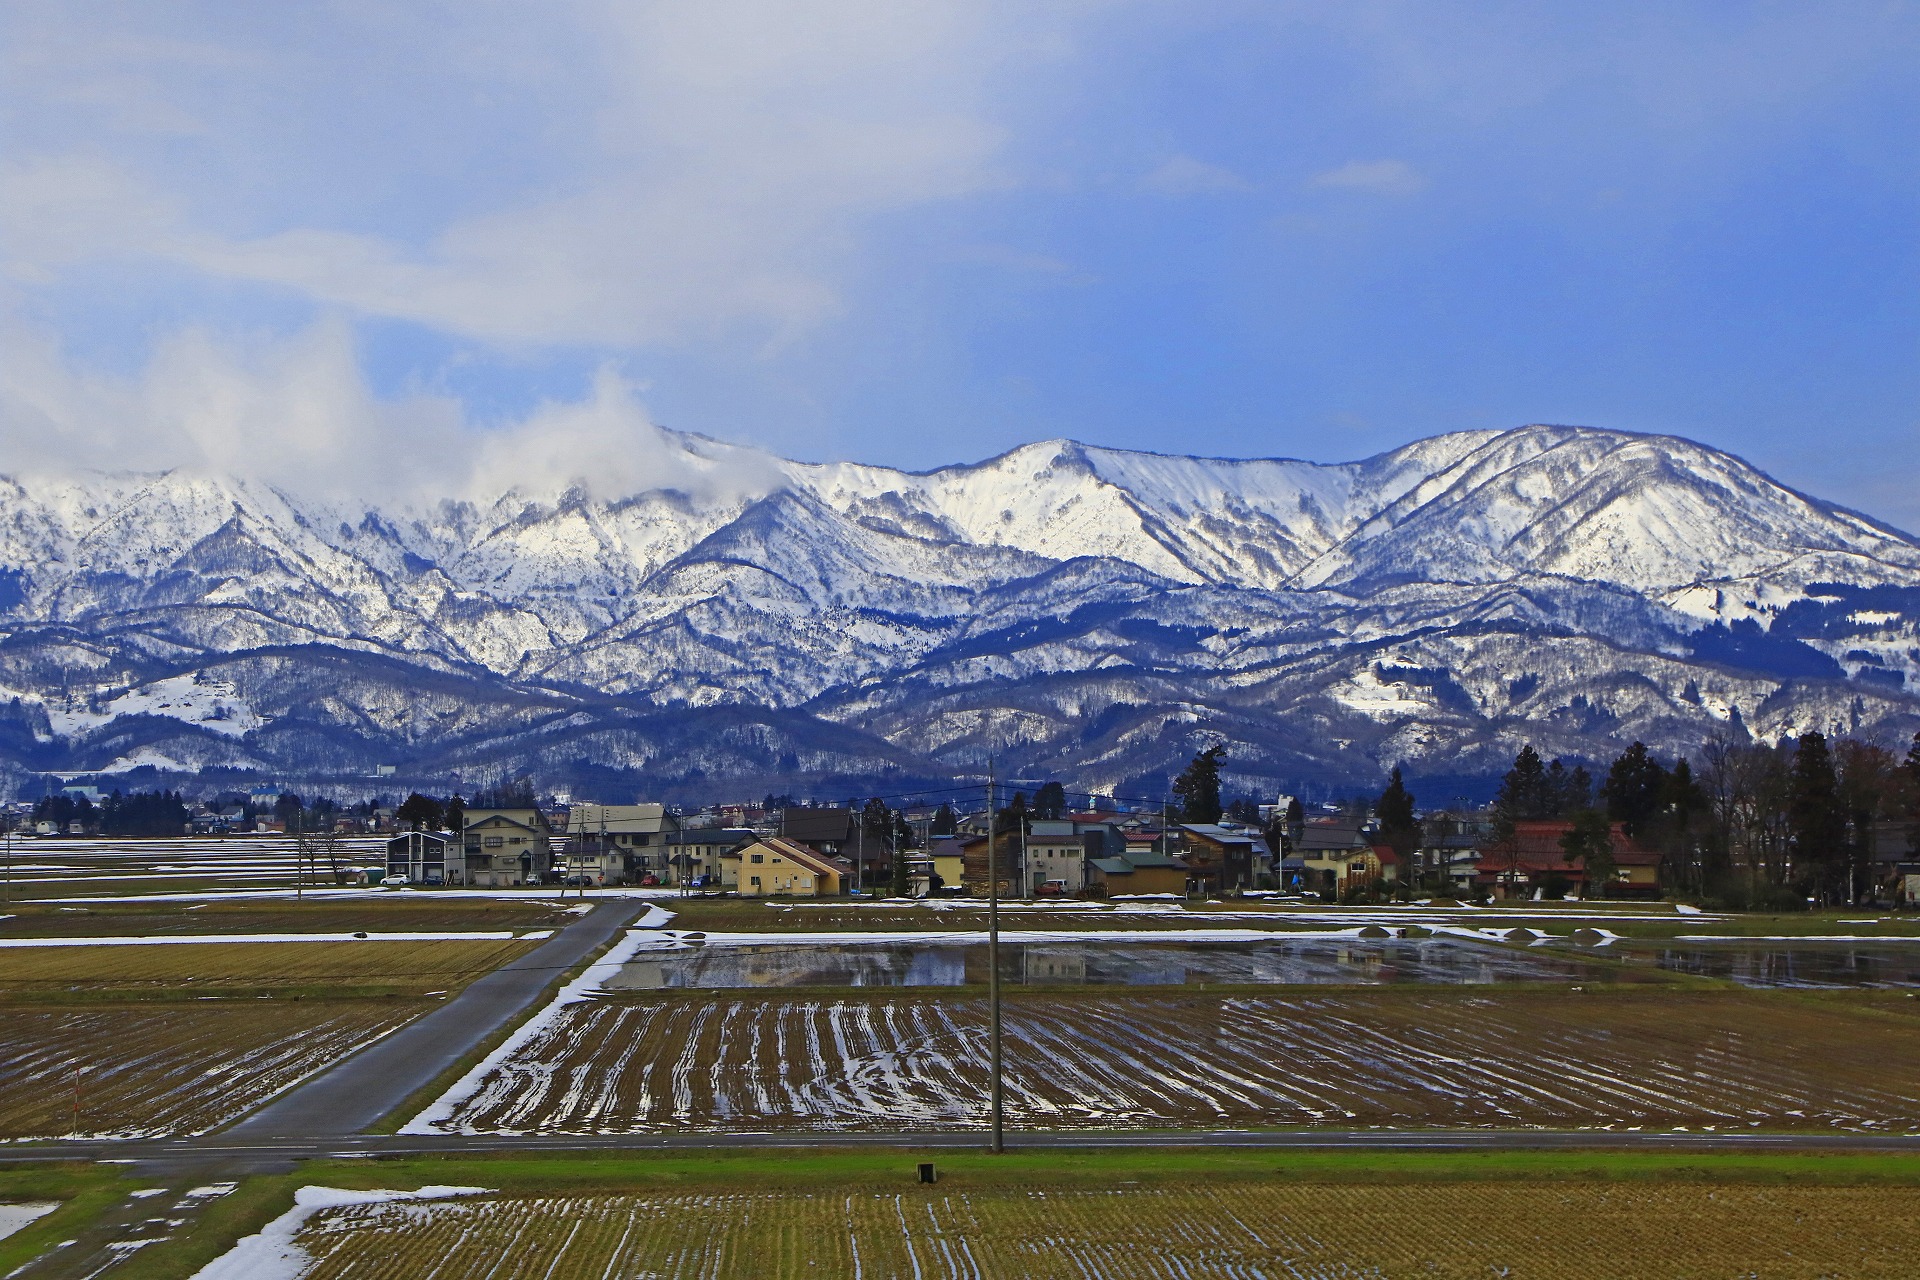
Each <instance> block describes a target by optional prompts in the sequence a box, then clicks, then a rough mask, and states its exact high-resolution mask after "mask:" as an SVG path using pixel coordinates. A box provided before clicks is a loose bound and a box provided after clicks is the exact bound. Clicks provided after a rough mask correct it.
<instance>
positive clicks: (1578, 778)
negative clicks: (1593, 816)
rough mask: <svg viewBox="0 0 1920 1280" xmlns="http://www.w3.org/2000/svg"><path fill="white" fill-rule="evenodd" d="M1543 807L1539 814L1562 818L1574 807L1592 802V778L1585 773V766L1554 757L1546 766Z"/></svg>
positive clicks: (1581, 806) (1582, 807)
mask: <svg viewBox="0 0 1920 1280" xmlns="http://www.w3.org/2000/svg"><path fill="white" fill-rule="evenodd" d="M1544 801H1545V807H1544V810H1543V812H1542V813H1541V814H1540V816H1541V817H1543V818H1564V817H1566V816H1568V815H1569V814H1571V813H1573V812H1574V810H1576V809H1584V808H1586V807H1587V806H1589V805H1590V804H1592V803H1593V778H1592V777H1591V776H1590V775H1589V774H1588V773H1587V770H1586V766H1584V765H1575V766H1574V767H1573V768H1571V769H1569V768H1567V766H1566V764H1565V763H1564V762H1563V761H1561V760H1559V759H1557V758H1556V759H1555V760H1554V762H1553V763H1552V764H1550V765H1548V766H1547V785H1546V792H1545V796H1544Z"/></svg>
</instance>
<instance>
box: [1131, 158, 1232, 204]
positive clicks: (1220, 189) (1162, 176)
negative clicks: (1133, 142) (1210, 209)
mask: <svg viewBox="0 0 1920 1280" xmlns="http://www.w3.org/2000/svg"><path fill="white" fill-rule="evenodd" d="M1140 185H1142V186H1143V187H1145V188H1146V189H1147V190H1149V191H1158V192H1160V193H1161V194H1162V195H1170V196H1194V195H1223V194H1226V193H1228V192H1233V191H1249V190H1251V189H1252V187H1253V184H1252V183H1250V182H1248V181H1247V180H1246V179H1245V178H1243V177H1241V176H1240V175H1239V174H1237V173H1235V172H1234V171H1233V170H1231V169H1227V168H1223V167H1221V166H1220V165H1217V164H1209V163H1207V162H1206V161H1205V160H1196V159H1194V158H1193V157H1192V156H1174V157H1173V158H1172V159H1170V160H1168V161H1167V162H1166V163H1164V164H1162V165H1161V166H1160V167H1159V168H1157V169H1155V170H1153V172H1151V173H1149V174H1147V176H1146V177H1144V178H1142V179H1141V180H1140Z"/></svg>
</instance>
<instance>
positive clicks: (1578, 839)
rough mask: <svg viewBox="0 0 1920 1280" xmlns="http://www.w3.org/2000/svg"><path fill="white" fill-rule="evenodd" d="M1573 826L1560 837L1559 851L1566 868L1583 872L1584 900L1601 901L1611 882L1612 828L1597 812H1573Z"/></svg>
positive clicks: (1600, 813) (1603, 816) (1604, 816)
mask: <svg viewBox="0 0 1920 1280" xmlns="http://www.w3.org/2000/svg"><path fill="white" fill-rule="evenodd" d="M1572 820H1573V825H1572V826H1571V827H1569V828H1568V829H1567V832H1566V834H1565V835H1562V836H1561V837H1560V851H1561V852H1562V853H1563V854H1564V855H1565V856H1566V859H1567V862H1568V864H1569V865H1578V866H1584V867H1585V868H1586V871H1587V896H1588V897H1589V898H1604V897H1606V896H1607V886H1608V885H1609V884H1611V883H1612V881H1613V826H1612V824H1610V823H1609V822H1608V821H1607V815H1606V814H1604V813H1602V812H1600V811H1599V810H1598V809H1576V810H1574V812H1573V815H1572Z"/></svg>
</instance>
